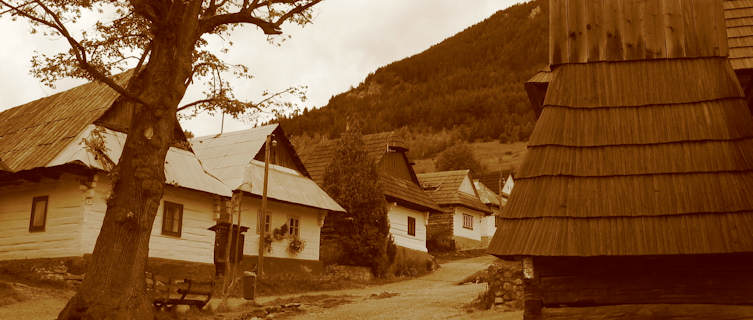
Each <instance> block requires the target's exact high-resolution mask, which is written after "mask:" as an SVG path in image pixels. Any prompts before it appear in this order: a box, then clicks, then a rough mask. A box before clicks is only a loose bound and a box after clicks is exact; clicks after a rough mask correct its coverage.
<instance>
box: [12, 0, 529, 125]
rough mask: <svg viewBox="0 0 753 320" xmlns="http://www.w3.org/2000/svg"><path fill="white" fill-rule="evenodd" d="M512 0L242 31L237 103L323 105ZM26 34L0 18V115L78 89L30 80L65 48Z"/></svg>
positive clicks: (386, 3) (346, 1)
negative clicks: (279, 32)
mask: <svg viewBox="0 0 753 320" xmlns="http://www.w3.org/2000/svg"><path fill="white" fill-rule="evenodd" d="M518 2H521V1H519V0H472V1H468V0H325V1H324V2H323V3H321V4H319V5H317V7H316V10H315V14H314V23H313V24H309V25H306V26H305V27H303V28H301V27H299V26H296V25H290V24H287V25H285V26H284V29H283V31H284V32H285V33H287V34H290V35H291V36H292V38H291V39H289V40H287V41H286V42H284V43H283V44H282V45H281V46H279V47H277V46H274V45H271V44H269V43H268V42H267V41H266V38H265V37H264V36H263V35H261V32H260V31H258V30H253V29H242V30H240V31H239V32H237V33H236V34H235V35H234V36H233V37H232V41H233V42H234V43H235V45H234V46H233V47H232V48H231V50H230V53H229V54H228V56H227V57H226V58H227V60H228V61H229V62H232V63H244V64H246V65H247V66H248V67H250V69H251V73H252V74H253V75H254V77H255V78H254V79H253V80H250V81H243V82H241V81H235V83H234V84H235V86H236V90H237V92H236V95H237V96H238V97H242V98H246V99H250V100H252V101H255V100H258V98H259V96H260V94H261V92H262V91H263V90H264V89H267V90H270V91H277V90H281V89H284V88H287V87H289V86H297V85H305V86H308V90H307V92H308V101H306V102H304V103H302V104H301V105H300V106H301V108H303V106H307V107H309V108H311V107H321V106H323V105H326V104H327V101H328V100H329V98H330V97H331V96H333V95H336V94H338V93H341V92H343V91H346V90H348V89H349V88H350V87H351V86H357V85H358V83H360V82H361V81H362V80H363V79H364V78H365V77H366V76H367V75H368V74H369V73H371V72H373V71H375V70H376V69H377V68H379V67H380V66H383V65H386V64H388V63H390V62H392V61H395V60H399V59H402V58H405V57H408V56H411V55H414V54H416V53H419V52H421V51H423V50H425V49H427V48H429V47H430V46H431V45H433V44H436V43H438V42H441V41H442V40H443V39H445V38H447V37H450V36H452V35H454V34H455V33H458V32H460V31H462V30H463V29H465V28H467V27H469V26H471V25H473V24H475V23H478V22H480V21H482V20H484V19H486V18H487V17H489V16H491V15H492V14H494V13H495V12H497V11H499V10H501V9H504V8H507V7H509V6H510V5H512V4H514V3H518ZM28 31H29V28H28V26H27V25H25V24H23V23H19V22H11V21H10V20H9V19H7V18H3V19H0V34H1V35H2V39H3V49H2V50H0V61H2V65H1V66H0V70H2V72H1V73H0V99H2V100H0V110H5V109H8V108H11V107H14V106H17V105H20V104H23V103H25V102H29V101H32V100H35V99H38V98H41V97H44V96H48V95H50V94H53V93H55V92H57V91H60V90H65V89H68V88H70V87H72V86H75V85H78V84H81V83H82V82H81V81H71V80H67V81H61V82H59V83H58V84H57V86H56V88H55V89H51V88H49V87H46V86H44V85H42V84H41V83H40V82H39V80H37V79H35V78H33V77H32V76H30V75H29V69H30V57H31V56H32V54H33V53H34V52H35V51H42V52H57V51H59V49H60V48H63V49H65V48H66V47H65V43H62V41H50V40H48V39H47V38H44V37H42V36H37V35H34V36H32V35H30V34H29V32H28ZM214 45H218V46H219V45H221V44H220V43H217V44H214ZM55 50H57V51H55ZM196 97H198V92H196V90H193V91H191V90H190V88H189V93H188V94H187V96H186V98H185V99H184V100H185V101H186V102H190V101H189V100H191V101H192V100H195V99H194V98H196ZM181 124H182V125H183V127H184V128H185V129H188V130H191V131H192V132H194V133H195V134H196V135H206V134H213V133H217V132H219V130H220V117H219V116H214V117H212V116H209V115H200V116H199V117H197V118H195V119H190V120H182V121H181ZM250 126H251V123H250V122H249V121H238V120H230V119H226V121H225V131H233V130H241V129H244V128H248V127H250Z"/></svg>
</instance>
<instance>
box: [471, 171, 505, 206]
mask: <svg viewBox="0 0 753 320" xmlns="http://www.w3.org/2000/svg"><path fill="white" fill-rule="evenodd" d="M473 186H474V187H476V191H478V198H479V199H480V200H481V202H483V203H484V204H485V205H487V206H491V207H492V208H494V209H493V210H497V209H498V208H500V207H502V206H504V205H505V203H506V202H504V200H503V203H502V206H500V205H499V195H498V194H497V193H495V192H494V191H493V190H492V189H489V187H487V186H486V185H485V184H484V183H483V182H481V181H480V180H479V179H474V180H473Z"/></svg>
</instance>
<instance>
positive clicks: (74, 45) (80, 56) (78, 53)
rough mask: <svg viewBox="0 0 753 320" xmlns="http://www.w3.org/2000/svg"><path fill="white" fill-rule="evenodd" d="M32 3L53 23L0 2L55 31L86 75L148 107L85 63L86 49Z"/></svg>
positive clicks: (0, 0)
mask: <svg viewBox="0 0 753 320" xmlns="http://www.w3.org/2000/svg"><path fill="white" fill-rule="evenodd" d="M34 3H36V4H37V5H38V6H39V7H41V8H42V10H44V12H45V13H46V14H47V15H49V16H50V17H52V19H53V20H54V22H51V21H48V20H46V19H43V18H40V17H37V16H34V15H32V14H31V13H28V12H26V11H24V10H22V9H21V6H13V5H11V4H9V3H8V2H7V1H5V0H0V4H3V5H5V6H7V7H9V8H11V9H12V10H13V12H15V13H16V14H18V15H20V16H23V17H25V18H27V19H29V20H32V21H34V22H37V23H39V24H42V25H45V26H47V27H50V28H52V29H54V30H56V31H57V32H59V33H60V34H61V35H62V36H63V37H64V38H65V39H66V40H67V41H68V44H69V45H70V46H71V49H72V50H73V54H74V56H75V57H76V61H78V63H79V66H80V67H81V68H82V69H84V70H85V71H86V72H87V73H89V75H90V76H92V77H93V78H94V79H96V80H99V81H101V82H103V83H105V84H107V86H109V87H110V88H112V89H113V90H115V91H116V92H117V93H118V94H120V95H121V96H124V97H126V98H127V99H130V100H133V101H136V102H138V103H141V104H143V105H145V106H148V105H149V104H147V103H146V102H144V101H143V100H141V99H140V98H139V97H137V96H135V95H132V94H131V93H129V92H128V91H127V90H126V89H125V88H123V87H122V86H120V85H118V84H117V83H116V82H115V81H114V80H113V79H112V78H110V77H108V76H107V75H105V74H104V73H103V72H102V71H100V70H97V68H96V67H95V66H93V65H92V64H90V63H89V62H88V61H87V58H86V49H85V48H84V47H83V46H82V45H81V43H79V42H78V41H77V40H76V39H74V38H73V36H71V34H70V32H68V29H67V28H66V27H65V25H64V24H63V22H62V21H61V20H60V17H59V16H58V15H57V14H56V13H55V12H54V11H52V10H51V9H50V8H48V7H47V6H46V5H45V4H44V3H42V1H40V0H34ZM25 5H26V4H24V5H23V6H25Z"/></svg>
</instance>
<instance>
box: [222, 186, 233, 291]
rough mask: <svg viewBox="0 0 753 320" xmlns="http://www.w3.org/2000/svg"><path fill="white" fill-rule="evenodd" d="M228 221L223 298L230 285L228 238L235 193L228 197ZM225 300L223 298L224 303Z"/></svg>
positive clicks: (229, 241)
mask: <svg viewBox="0 0 753 320" xmlns="http://www.w3.org/2000/svg"><path fill="white" fill-rule="evenodd" d="M228 211H229V212H228V214H229V216H228V221H227V223H228V224H229V226H228V229H227V232H226V233H225V237H226V240H225V243H226V246H225V272H224V275H223V281H222V282H223V284H224V285H223V288H222V289H223V291H224V292H223V293H224V295H225V298H227V295H228V294H229V292H228V291H229V287H230V282H229V281H230V246H231V245H232V243H233V242H232V238H230V233H231V232H232V231H233V229H232V227H233V212H234V211H235V194H233V196H232V197H231V198H230V210H228ZM224 301H225V300H223V303H224Z"/></svg>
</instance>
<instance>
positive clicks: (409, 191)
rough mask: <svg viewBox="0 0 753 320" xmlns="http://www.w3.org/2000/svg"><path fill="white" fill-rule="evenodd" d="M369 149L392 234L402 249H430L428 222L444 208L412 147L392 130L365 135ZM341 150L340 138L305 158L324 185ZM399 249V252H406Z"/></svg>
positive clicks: (317, 180)
mask: <svg viewBox="0 0 753 320" xmlns="http://www.w3.org/2000/svg"><path fill="white" fill-rule="evenodd" d="M362 140H363V142H364V146H365V148H366V151H367V153H368V155H369V157H370V158H371V159H373V160H374V162H375V163H376V165H377V171H378V172H379V182H380V184H381V186H382V189H383V192H384V198H385V200H386V201H387V207H388V218H389V222H390V234H391V235H392V238H393V240H394V241H395V244H396V245H397V246H398V247H399V248H402V252H403V253H404V252H411V251H415V252H416V253H417V254H418V255H422V254H425V253H426V252H428V250H427V247H426V240H427V237H426V236H427V234H426V226H427V223H428V221H429V214H430V213H432V212H439V211H440V208H439V207H438V206H437V205H436V204H435V203H434V201H432V200H431V198H430V197H429V196H428V195H427V194H426V193H424V192H423V190H422V189H421V187H420V184H419V181H418V178H417V177H416V173H415V171H414V170H413V166H412V165H411V162H410V160H408V156H407V154H406V153H407V152H408V148H407V147H405V144H404V143H403V141H402V140H401V139H399V138H398V137H396V136H395V135H394V134H393V133H392V132H383V133H376V134H368V135H364V136H363V137H362ZM336 150H337V141H332V142H330V143H323V144H321V145H319V146H317V147H316V148H315V149H314V150H312V152H309V153H308V154H306V155H304V156H303V157H302V158H303V161H304V163H305V164H306V167H307V168H308V169H309V172H310V173H311V176H312V177H313V179H314V181H316V182H317V183H319V184H320V185H323V183H324V174H325V171H326V168H327V166H328V165H329V164H330V163H331V162H332V159H333V158H334V156H335V152H336ZM403 253H399V254H403Z"/></svg>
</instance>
